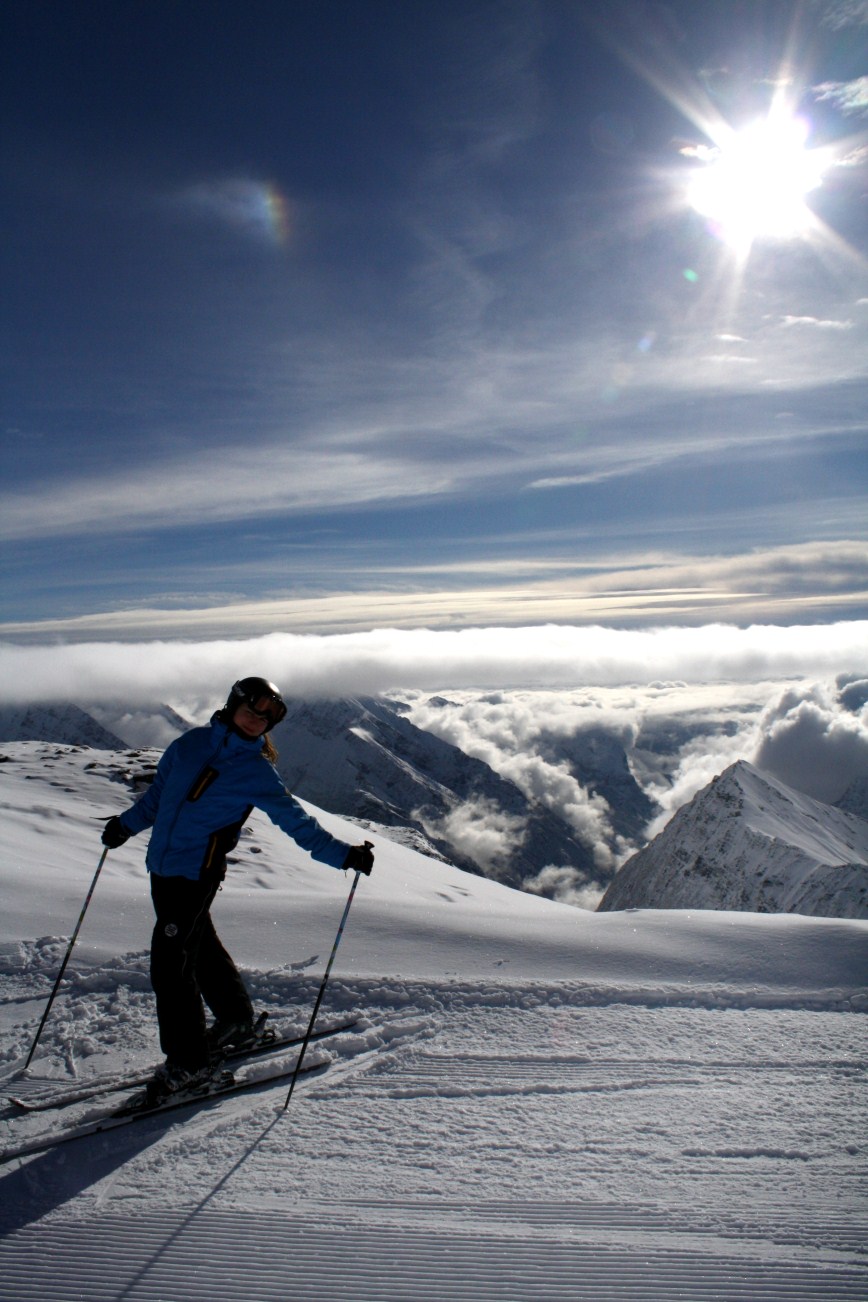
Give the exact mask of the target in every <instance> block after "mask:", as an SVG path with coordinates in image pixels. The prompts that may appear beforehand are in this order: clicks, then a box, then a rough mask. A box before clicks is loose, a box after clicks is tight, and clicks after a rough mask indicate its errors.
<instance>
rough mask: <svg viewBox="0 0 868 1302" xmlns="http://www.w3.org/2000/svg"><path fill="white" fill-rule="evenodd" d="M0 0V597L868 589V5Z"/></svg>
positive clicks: (244, 619) (366, 619)
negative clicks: (745, 170) (773, 199)
mask: <svg viewBox="0 0 868 1302" xmlns="http://www.w3.org/2000/svg"><path fill="white" fill-rule="evenodd" d="M4 28H5V31H4V33H3V39H2V41H0V46H2V51H3V52H2V61H3V67H2V77H0V95H2V100H3V115H4V130H3V140H2V145H0V167H2V180H3V190H4V202H3V210H2V212H3V215H2V229H3V241H2V244H3V252H2V302H3V313H2V319H3V333H2V375H3V385H2V404H3V406H2V425H0V427H2V429H3V438H4V457H3V465H4V471H5V473H4V477H3V487H2V490H0V492H2V497H3V502H2V512H0V528H2V532H3V539H4V541H3V546H4V570H5V575H6V580H5V583H4V603H3V611H2V616H0V619H2V623H0V637H3V638H5V639H7V640H9V641H16V640H20V641H27V642H34V641H39V640H42V639H44V640H47V641H52V640H56V639H58V638H60V639H61V640H76V639H84V638H116V639H144V640H147V639H149V638H179V637H186V638H190V637H192V638H198V637H201V638H214V637H221V636H228V637H256V636H261V635H262V634H267V633H273V632H289V633H294V634H305V633H311V634H323V633H329V634H332V633H336V634H355V633H359V632H364V631H366V630H375V629H377V628H385V627H388V628H406V629H415V628H433V629H456V628H457V629H460V628H465V627H467V628H470V627H477V628H479V627H495V626H510V625H511V626H518V625H545V624H552V623H554V624H562V625H587V624H602V625H611V626H613V627H617V628H642V627H646V626H657V625H660V624H665V625H668V626H679V625H697V626H699V625H704V624H708V623H711V622H713V621H722V622H725V623H731V624H736V625H742V626H746V625H749V624H763V625H774V624H781V625H788V624H793V625H800V626H804V625H810V624H822V623H825V622H829V623H830V624H831V623H832V622H835V621H838V622H840V621H849V620H861V619H865V618H866V616H868V565H866V559H868V548H866V532H868V530H866V522H868V509H866V466H868V457H866V424H868V384H866V358H868V265H866V252H868V221H866V211H868V204H866V193H868V5H866V4H864V3H840V4H838V3H822V2H820V0H817V2H815V3H806V4H803V5H799V4H794V3H792V2H791V0H786V2H785V3H781V4H775V3H749V2H747V0H745V2H744V3H735V2H734V0H724V2H721V3H717V2H716V0H703V3H702V4H697V3H696V2H695V0H691V2H690V3H677V4H650V3H648V4H646V3H633V2H632V0H627V2H626V3H620V2H619V0H616V2H615V3H600V4H592V3H579V2H578V0H573V2H572V3H566V2H557V0H536V2H533V3H531V2H530V0H492V2H480V0H455V2H454V3H453V2H452V0H437V2H436V3H422V2H421V0H420V2H418V3H417V2H416V0H318V2H317V3H302V2H301V0H282V2H280V3H278V2H262V0H249V2H248V3H245V4H243V5H241V4H237V3H232V4H229V3H223V2H222V0H210V2H209V3H207V4H206V3H192V2H188V0H181V2H180V3H179V2H178V0H174V2H173V3H163V2H162V0H148V3H132V2H131V0H111V2H110V3H104V2H103V0H89V3H88V4H87V5H85V6H82V5H80V4H75V3H71V2H69V3H68V2H65V0H53V2H52V3H41V2H40V0H27V2H26V3H25V2H24V0H19V2H18V3H13V4H12V5H9V6H7V7H6V16H5V18H4ZM776 110H777V111H779V112H784V111H785V113H786V115H787V116H788V117H793V118H796V119H798V120H800V121H802V122H803V123H804V130H805V132H806V133H807V134H806V137H805V149H806V150H807V151H808V152H809V154H810V155H811V156H812V157H813V159H814V162H815V164H816V166H817V168H818V169H819V170H820V171H821V173H822V175H821V180H820V183H819V184H818V185H816V186H815V188H814V189H812V190H811V191H810V192H809V193H808V194H807V196H806V198H805V208H804V211H802V212H801V214H800V215H801V218H802V219H803V220H802V221H801V224H800V226H799V229H798V232H797V233H795V234H793V233H791V232H789V231H788V232H787V233H786V234H785V235H784V234H780V233H775V234H774V235H769V234H767V233H764V232H762V231H761V230H760V229H758V227H759V225H760V223H759V220H758V214H757V213H756V212H753V213H752V214H748V216H747V217H744V214H743V210H742V208H738V203H739V202H740V203H741V204H742V205H744V203H745V202H746V200H745V199H744V197H743V196H741V198H740V199H739V196H737V195H736V196H735V200H734V202H736V211H735V212H733V210H732V208H730V210H729V214H728V217H727V218H726V220H724V219H722V218H721V217H720V215H719V213H718V214H714V213H711V214H709V213H708V212H701V211H697V206H696V203H693V204H691V202H690V192H689V186H690V184H691V181H694V180H695V178H696V177H697V176H699V175H700V174H701V175H703V176H704V175H706V174H708V173H710V172H711V169H712V168H713V167H714V166H715V164H716V163H717V162H718V161H719V159H720V157H721V155H723V154H725V147H726V145H727V142H728V141H729V139H730V134H729V133H730V129H732V130H738V129H740V128H743V127H745V126H747V125H749V124H750V123H752V122H754V121H755V120H761V121H762V120H765V119H767V118H768V116H769V114H770V113H772V112H773V111H776ZM760 179H761V178H760ZM724 184H725V185H727V184H731V183H730V182H727V181H726V180H724ZM757 184H759V182H757ZM755 188H756V187H755ZM778 188H780V187H778ZM729 197H730V198H732V197H733V191H732V189H731V190H730V192H729ZM727 222H729V225H727ZM751 223H754V225H756V227H757V229H754V226H752V225H751ZM736 228H737V229H736ZM845 667H846V666H845Z"/></svg>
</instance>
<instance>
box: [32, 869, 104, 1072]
mask: <svg viewBox="0 0 868 1302" xmlns="http://www.w3.org/2000/svg"><path fill="white" fill-rule="evenodd" d="M107 854H108V846H106V848H105V849H104V850H103V852H102V854H101V855H100V860H99V863H98V864H97V866H96V872H95V873H94V875H93V881H92V882H91V884H90V890H89V891H88V893H87V898H86V899H85V901H84V904H83V905H82V907H81V913H80V914H79V915H78V922H77V923H76V924H75V931H74V932H73V933H72V940H71V941H70V942H69V946H68V948H67V951H66V954H65V955H64V959H63V962H62V963H61V965H60V971H59V972H58V974H57V980H56V981H55V983H54V989H53V990H52V992H51V994H50V995H49V996H48V1003H47V1004H46V1005H45V1012H44V1013H43V1014H42V1021H41V1022H40V1023H39V1029H38V1030H37V1032H36V1036H35V1037H34V1040H33V1043H32V1044H31V1046H30V1052H29V1053H28V1055H27V1061H26V1062H25V1064H24V1067H23V1069H22V1070H24V1071H27V1068H28V1067H29V1066H30V1059H31V1058H32V1057H33V1054H34V1053H35V1051H36V1046H37V1044H38V1043H39V1037H40V1035H41V1034H42V1028H43V1027H44V1026H45V1023H46V1021H47V1020H48V1014H49V1012H50V1011H51V1005H52V1004H53V1003H54V996H55V995H56V994H57V990H58V987H59V986H60V983H61V981H62V980H63V974H64V972H65V971H66V965H67V963H68V962H69V957H70V955H71V954H72V947H73V945H74V944H75V942H76V940H77V939H78V933H79V932H80V931H81V924H82V923H83V922H84V915H85V914H86V913H87V906H88V905H89V904H90V901H91V896H92V895H93V893H94V890H95V889H96V883H97V879H98V877H99V875H100V873H101V871H102V866H103V864H104V863H105V857H106V855H107Z"/></svg>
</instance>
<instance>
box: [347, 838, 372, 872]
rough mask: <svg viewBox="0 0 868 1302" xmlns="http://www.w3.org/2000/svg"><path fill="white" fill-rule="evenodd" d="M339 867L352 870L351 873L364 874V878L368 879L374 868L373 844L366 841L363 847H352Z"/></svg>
mask: <svg viewBox="0 0 868 1302" xmlns="http://www.w3.org/2000/svg"><path fill="white" fill-rule="evenodd" d="M341 866H342V867H343V868H352V870H353V872H357V873H364V875H365V876H366V877H370V875H371V869H372V868H373V866H374V846H373V842H371V841H366V842H365V843H364V845H354V846H353V847H352V848H351V849H350V852H349V854H348V855H347V857H346V859H345V860H344V862H343V864H342V865H341Z"/></svg>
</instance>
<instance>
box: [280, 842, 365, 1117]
mask: <svg viewBox="0 0 868 1302" xmlns="http://www.w3.org/2000/svg"><path fill="white" fill-rule="evenodd" d="M365 844H369V843H368V842H366V843H365ZM361 875H362V874H361V873H360V872H358V871H357V872H356V875H355V877H354V878H353V884H352V886H351V887H350V893H349V896H348V898H347V903H346V907H345V908H344V916H343V917H342V918H341V924H340V926H339V927H338V934H337V935H336V936H335V943H334V944H333V945H332V952H331V955H330V956H329V961H328V963H327V964H326V970H325V976H324V977H323V979H322V985H321V986H320V988H319V994H318V995H317V997H316V1002H315V1004H314V1006H313V1012H312V1013H311V1015H310V1022H309V1023H308V1027H307V1032H306V1034H305V1037H304V1040H303V1042H302V1046H301V1048H300V1049H299V1051H298V1062H297V1063H296V1064H295V1071H294V1072H293V1073H292V1080H291V1081H290V1082H289V1093H288V1094H287V1096H286V1102H285V1103H284V1105H283V1111H284V1112H285V1111H286V1109H287V1108H288V1107H289V1100H290V1099H291V1098H292V1091H293V1090H294V1089H295V1082H296V1081H297V1080H298V1073H299V1072H300V1071H301V1064H302V1060H303V1059H304V1055H305V1053H306V1051H307V1046H308V1044H309V1043H310V1037H311V1036H312V1035H313V1027H314V1022H315V1021H316V1015H317V1013H318V1012H319V1006H320V1004H321V1003H322V997H323V995H324V994H325V988H326V982H327V981H328V979H329V972H331V970H332V963H333V962H334V959H335V954H336V953H337V952H338V945H339V944H340V943H341V936H342V935H343V934H344V926H345V924H346V921H347V915H348V914H349V911H350V905H351V904H352V902H353V896H354V895H355V893H356V887H357V886H358V884H359V878H360V877H361Z"/></svg>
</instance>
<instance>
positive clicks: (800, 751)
mask: <svg viewBox="0 0 868 1302" xmlns="http://www.w3.org/2000/svg"><path fill="white" fill-rule="evenodd" d="M866 702H868V677H865V678H862V677H858V676H856V675H848V674H843V675H839V677H838V678H837V679H836V680H835V682H834V683H833V684H829V683H815V684H813V685H811V686H809V687H806V688H790V689H788V690H787V691H785V692H784V693H783V694H782V695H781V696H780V697H779V698H778V699H777V700H776V701H774V702H773V703H772V704H770V705H769V707H768V708H767V709H766V710H765V711H764V713H763V715H762V718H761V719H760V721H759V728H758V731H759V740H758V744H757V747H756V751H755V753H754V756H753V762H754V763H755V764H756V765H757V766H758V767H759V768H763V769H766V770H768V772H770V773H773V774H774V775H775V776H776V777H778V778H780V779H781V781H782V782H785V783H786V784H787V786H790V787H794V788H795V789H796V790H797V791H803V792H805V794H806V795H809V796H813V797H814V798H815V799H816V800H823V801H825V802H826V803H834V802H835V801H836V800H840V798H841V796H843V794H844V792H845V791H846V790H847V788H848V787H849V786H850V784H851V783H852V782H854V781H855V779H856V778H858V777H864V775H865V773H866V772H868V704H866Z"/></svg>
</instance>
